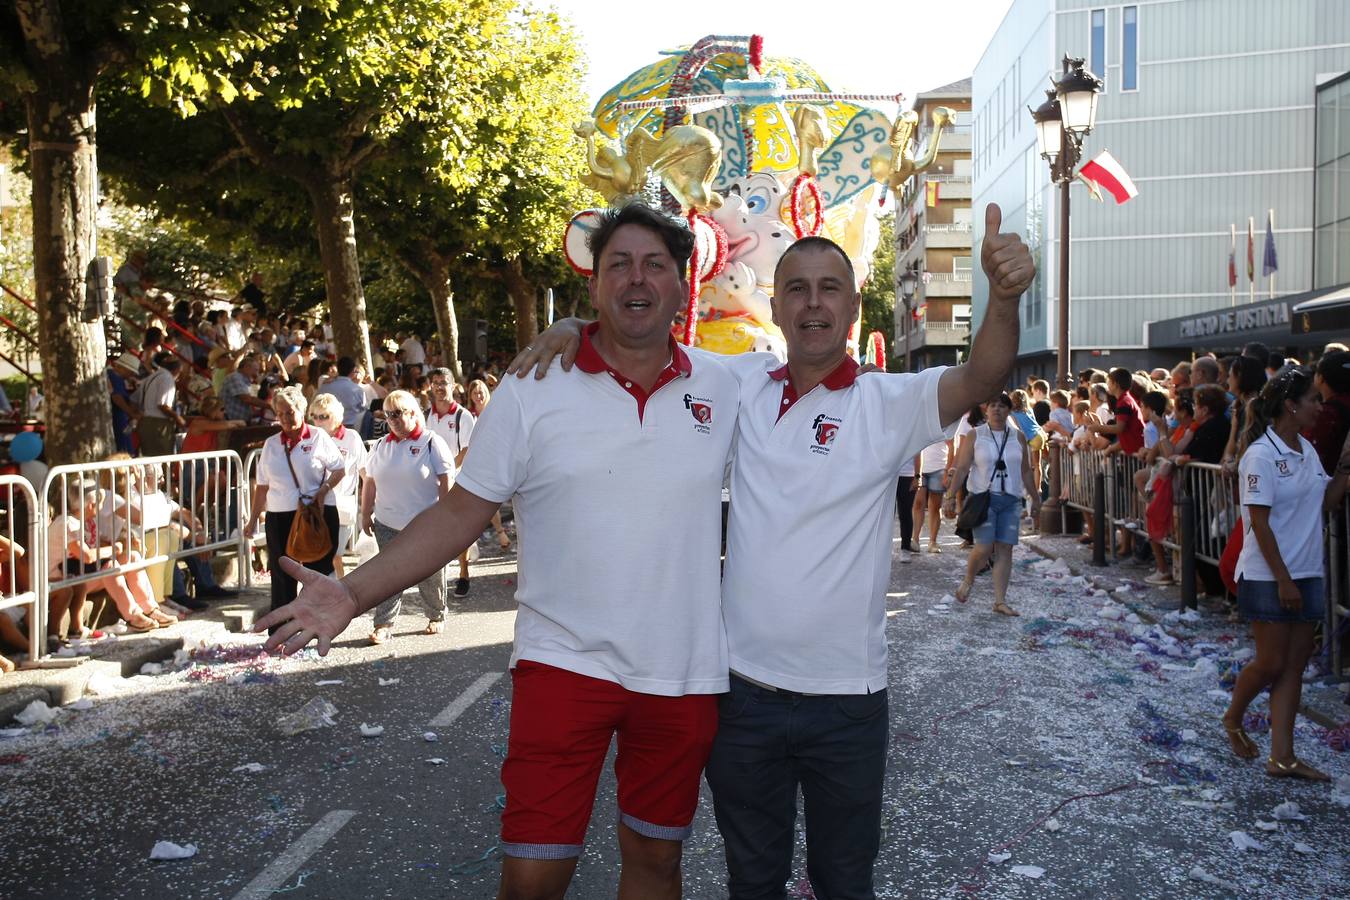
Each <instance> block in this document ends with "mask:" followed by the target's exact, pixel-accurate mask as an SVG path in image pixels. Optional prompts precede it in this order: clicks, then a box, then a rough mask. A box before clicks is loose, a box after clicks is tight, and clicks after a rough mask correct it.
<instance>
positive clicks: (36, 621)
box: [0, 475, 47, 659]
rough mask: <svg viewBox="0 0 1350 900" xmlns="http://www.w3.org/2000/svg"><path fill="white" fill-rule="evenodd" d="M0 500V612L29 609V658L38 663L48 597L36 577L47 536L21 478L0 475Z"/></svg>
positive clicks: (28, 486) (34, 501)
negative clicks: (0, 517) (0, 528)
mask: <svg viewBox="0 0 1350 900" xmlns="http://www.w3.org/2000/svg"><path fill="white" fill-rule="evenodd" d="M0 498H2V499H0V502H3V504H4V516H3V520H2V522H3V535H0V542H3V546H0V610H6V609H14V608H16V607H20V606H27V607H28V658H29V659H37V658H38V657H40V656H42V654H43V652H44V651H45V649H46V646H45V638H44V635H45V634H46V632H47V621H46V619H47V604H46V602H45V601H46V596H47V595H46V593H45V592H44V591H43V590H42V579H41V578H40V577H39V573H40V572H41V571H42V570H41V569H40V568H39V566H40V564H41V556H42V554H41V553H40V552H39V549H38V548H39V547H42V546H44V545H45V544H46V535H45V533H44V529H43V528H42V527H41V526H40V524H39V515H38V502H37V494H36V492H34V490H33V486H32V485H31V484H29V483H28V480H27V479H25V478H24V477H23V476H21V475H0ZM20 557H22V558H20ZM21 573H22V574H21ZM0 615H4V613H3V612H0Z"/></svg>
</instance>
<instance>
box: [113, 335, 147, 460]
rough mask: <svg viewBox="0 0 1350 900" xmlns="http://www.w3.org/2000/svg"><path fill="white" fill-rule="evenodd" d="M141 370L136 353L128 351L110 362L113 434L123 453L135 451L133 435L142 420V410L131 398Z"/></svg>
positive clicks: (118, 447)
mask: <svg viewBox="0 0 1350 900" xmlns="http://www.w3.org/2000/svg"><path fill="white" fill-rule="evenodd" d="M140 371H141V361H140V359H139V358H137V356H136V354H134V353H131V352H127V353H123V354H122V355H120V356H118V357H116V358H115V359H112V360H109V362H108V394H109V396H110V398H111V400H112V419H113V436H114V437H115V438H116V440H117V449H118V450H119V451H120V452H122V453H135V452H136V449H135V442H134V441H132V439H131V436H132V434H133V433H135V431H136V426H137V425H139V424H140V421H141V411H140V409H139V408H138V407H137V406H136V404H135V402H134V401H133V400H132V399H131V384H128V381H130V382H131V383H133V384H134V383H135V380H136V377H137V376H138V375H139V374H140Z"/></svg>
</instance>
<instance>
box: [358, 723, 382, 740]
mask: <svg viewBox="0 0 1350 900" xmlns="http://www.w3.org/2000/svg"><path fill="white" fill-rule="evenodd" d="M382 734H384V726H383V725H367V724H366V723H365V722H362V723H361V737H379V736H380V735H382Z"/></svg>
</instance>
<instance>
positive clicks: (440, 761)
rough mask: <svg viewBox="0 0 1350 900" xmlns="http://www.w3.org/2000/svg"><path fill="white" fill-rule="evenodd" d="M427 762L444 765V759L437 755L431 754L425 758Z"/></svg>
mask: <svg viewBox="0 0 1350 900" xmlns="http://www.w3.org/2000/svg"><path fill="white" fill-rule="evenodd" d="M427 762H429V763H431V764H432V765H433V766H443V765H445V760H443V759H441V758H440V757H439V756H433V757H432V758H431V759H429V760H427Z"/></svg>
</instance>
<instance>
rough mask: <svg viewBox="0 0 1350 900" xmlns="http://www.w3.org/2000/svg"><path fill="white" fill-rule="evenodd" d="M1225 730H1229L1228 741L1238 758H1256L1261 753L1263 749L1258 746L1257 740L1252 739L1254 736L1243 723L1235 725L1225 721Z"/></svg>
mask: <svg viewBox="0 0 1350 900" xmlns="http://www.w3.org/2000/svg"><path fill="white" fill-rule="evenodd" d="M1223 730H1224V731H1226V732H1228V743H1229V744H1230V745H1231V746H1232V748H1233V755H1234V756H1236V757H1237V758H1238V759H1256V757H1258V756H1260V755H1261V749H1260V748H1259V747H1257V746H1256V741H1254V740H1252V736H1251V735H1249V734H1248V733H1247V732H1246V730H1245V729H1244V728H1243V727H1242V726H1241V725H1237V726H1233V725H1229V724H1228V723H1227V722H1224V723H1223Z"/></svg>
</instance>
